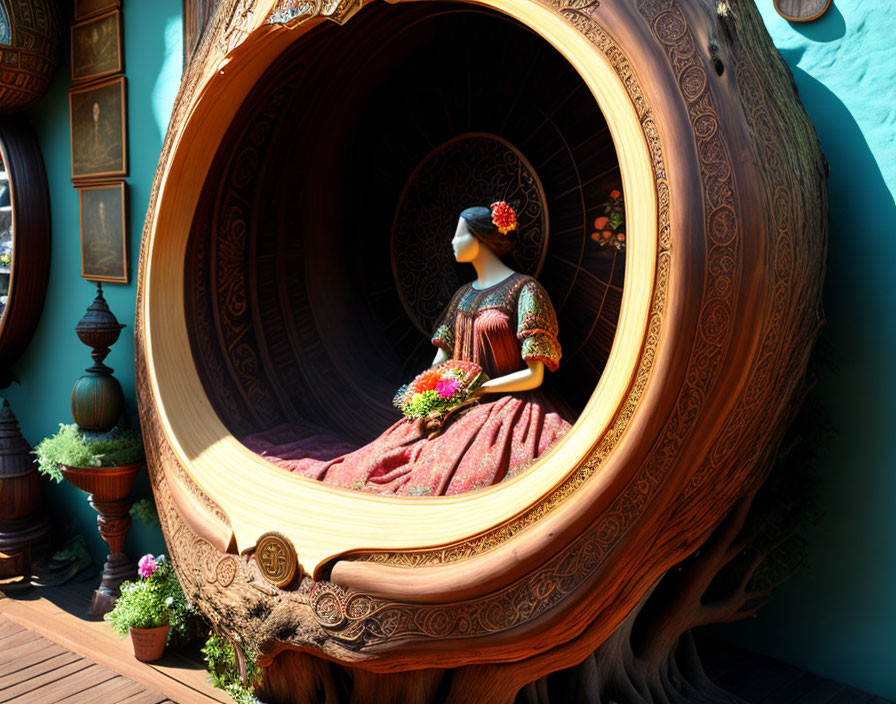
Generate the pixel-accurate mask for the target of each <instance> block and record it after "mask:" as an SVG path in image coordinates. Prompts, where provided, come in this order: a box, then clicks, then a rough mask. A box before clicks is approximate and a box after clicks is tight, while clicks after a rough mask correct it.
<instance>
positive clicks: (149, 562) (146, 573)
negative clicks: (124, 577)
mask: <svg viewBox="0 0 896 704" xmlns="http://www.w3.org/2000/svg"><path fill="white" fill-rule="evenodd" d="M158 568H159V563H158V562H156V559H155V558H154V557H153V556H152V555H144V556H143V557H141V558H140V562H138V563H137V572H138V573H139V574H140V576H141V577H143V579H149V578H150V577H151V576H152V573H153V572H155V571H156V570H157V569H158Z"/></svg>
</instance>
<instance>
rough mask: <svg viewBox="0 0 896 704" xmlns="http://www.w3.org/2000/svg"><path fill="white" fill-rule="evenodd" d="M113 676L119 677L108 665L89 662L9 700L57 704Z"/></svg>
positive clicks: (13, 703)
mask: <svg viewBox="0 0 896 704" xmlns="http://www.w3.org/2000/svg"><path fill="white" fill-rule="evenodd" d="M113 677H118V675H117V674H116V673H114V672H113V671H112V670H110V669H109V668H108V667H101V666H99V665H96V664H94V663H88V664H87V667H85V668H84V669H82V670H79V671H78V672H74V673H72V674H70V675H67V676H66V677H63V678H62V679H59V680H56V681H55V682H51V683H48V684H46V685H44V686H43V687H41V688H40V689H39V690H34V691H31V692H28V693H27V694H24V695H22V696H21V697H16V698H15V699H9V700H8V701H9V704H57V702H59V701H60V700H61V699H63V698H64V697H68V696H71V695H72V694H78V693H79V692H84V691H86V690H88V689H91V688H92V687H96V686H97V685H100V684H102V683H103V682H106V681H108V680H111V679H112V678H113Z"/></svg>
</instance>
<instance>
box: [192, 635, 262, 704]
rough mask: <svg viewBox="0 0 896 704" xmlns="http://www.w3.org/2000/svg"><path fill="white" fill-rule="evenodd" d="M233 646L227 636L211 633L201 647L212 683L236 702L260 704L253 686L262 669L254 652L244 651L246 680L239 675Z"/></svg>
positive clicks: (259, 678)
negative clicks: (256, 660)
mask: <svg viewBox="0 0 896 704" xmlns="http://www.w3.org/2000/svg"><path fill="white" fill-rule="evenodd" d="M235 647H238V646H234V645H232V644H231V642H230V641H229V640H227V638H225V637H224V636H221V635H217V634H212V635H211V636H210V637H209V639H208V640H207V641H206V642H205V645H204V646H203V648H202V654H203V655H204V656H205V662H206V665H207V666H208V672H209V675H211V679H212V684H213V685H215V687H217V688H218V689H222V690H224V691H225V692H227V694H229V695H230V697H231V698H232V699H233V700H234V701H235V702H236V703H237V704H261V702H260V700H259V699H258V697H256V696H255V691H254V688H255V687H257V686H258V685H259V684H261V677H262V670H261V668H260V667H259V666H258V665H257V664H256V662H255V659H256V656H255V654H254V653H247V652H245V651H244V653H243V656H244V657H243V659H244V660H245V663H246V682H245V683H243V680H242V678H241V676H240V666H239V662H237V657H236V651H235V650H234V648H235Z"/></svg>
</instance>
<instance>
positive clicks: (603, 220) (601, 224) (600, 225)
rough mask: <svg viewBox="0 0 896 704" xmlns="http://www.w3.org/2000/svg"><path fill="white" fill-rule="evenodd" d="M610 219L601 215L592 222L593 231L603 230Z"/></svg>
mask: <svg viewBox="0 0 896 704" xmlns="http://www.w3.org/2000/svg"><path fill="white" fill-rule="evenodd" d="M609 219H610V218H608V217H606V216H604V215H602V216H601V217H599V218H597V219H596V220H595V221H594V229H595V230H603V229H604V228H605V227H606V226H607V221H608V220H609Z"/></svg>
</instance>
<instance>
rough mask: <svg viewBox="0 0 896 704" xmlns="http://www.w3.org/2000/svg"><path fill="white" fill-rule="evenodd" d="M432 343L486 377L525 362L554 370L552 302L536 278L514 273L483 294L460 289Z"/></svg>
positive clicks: (557, 356)
mask: <svg viewBox="0 0 896 704" xmlns="http://www.w3.org/2000/svg"><path fill="white" fill-rule="evenodd" d="M432 343H433V344H434V345H436V346H437V347H441V348H442V349H444V350H445V351H446V352H447V353H448V355H449V356H451V357H452V358H453V359H462V360H466V361H470V362H475V363H476V364H479V365H480V366H481V367H482V368H483V369H484V370H485V372H486V373H487V374H488V375H489V376H490V377H491V378H496V377H499V376H503V375H505V374H510V373H512V372H515V371H517V370H519V369H522V368H523V367H524V366H525V362H526V361H530V360H540V361H541V362H543V363H544V365H545V366H546V367H547V368H548V369H549V370H551V371H556V369H557V366H558V365H559V363H560V355H561V352H560V343H559V342H557V315H556V313H555V312H554V306H553V305H551V299H550V298H549V297H548V294H547V292H546V291H545V290H544V287H542V285H541V284H539V283H538V282H537V281H536V280H535V279H533V278H532V277H531V276H525V275H524V274H518V273H513V274H511V275H510V276H508V277H507V278H506V279H504V280H503V281H501V282H499V283H497V284H495V285H494V286H489V287H488V288H485V289H482V290H479V289H476V288H473V284H472V283H468V284H466V285H464V286H461V288H460V289H458V291H457V293H455V294H454V297H453V298H452V299H451V302H450V303H449V304H448V307H447V308H446V309H445V313H444V314H443V315H442V318H441V320H440V322H439V326H438V327H437V328H436V331H435V333H434V334H433V337H432Z"/></svg>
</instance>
